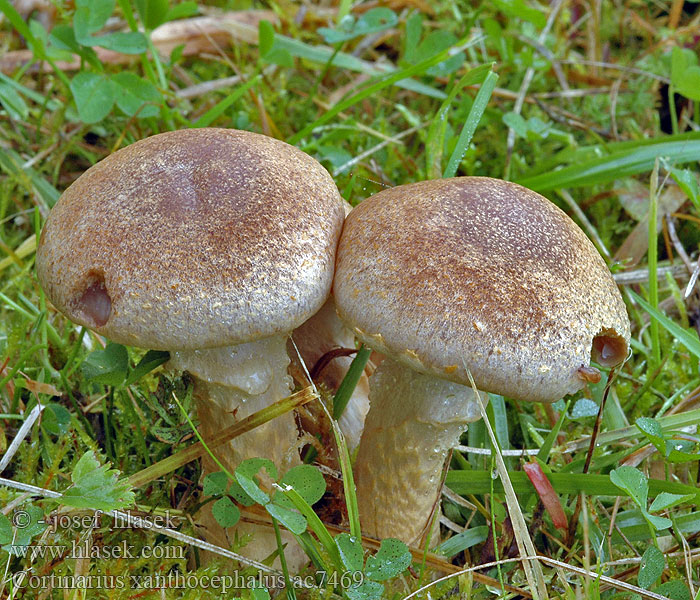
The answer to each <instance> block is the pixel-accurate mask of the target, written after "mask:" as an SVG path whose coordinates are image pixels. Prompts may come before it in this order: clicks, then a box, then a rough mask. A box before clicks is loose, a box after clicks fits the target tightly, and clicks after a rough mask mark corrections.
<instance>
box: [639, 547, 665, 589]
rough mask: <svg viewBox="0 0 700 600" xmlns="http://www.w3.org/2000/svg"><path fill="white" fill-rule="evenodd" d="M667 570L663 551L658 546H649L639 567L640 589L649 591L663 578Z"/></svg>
mask: <svg viewBox="0 0 700 600" xmlns="http://www.w3.org/2000/svg"><path fill="white" fill-rule="evenodd" d="M665 568H666V561H665V560H664V555H663V553H662V552H661V550H659V549H658V548H657V547H656V546H649V547H648V548H647V549H646V550H645V552H644V555H643V556H642V562H641V563H640V565H639V576H638V577H637V583H638V584H639V587H640V588H643V589H645V590H648V589H649V588H650V587H651V586H652V585H654V583H655V582H656V580H657V579H658V578H659V577H661V574H662V573H663V572H664V569H665Z"/></svg>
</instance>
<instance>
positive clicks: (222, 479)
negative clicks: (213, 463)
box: [202, 471, 229, 496]
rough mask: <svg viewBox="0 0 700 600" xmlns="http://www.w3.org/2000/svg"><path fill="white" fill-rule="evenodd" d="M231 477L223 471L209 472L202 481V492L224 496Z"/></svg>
mask: <svg viewBox="0 0 700 600" xmlns="http://www.w3.org/2000/svg"><path fill="white" fill-rule="evenodd" d="M228 482H229V478H228V475H226V473H224V472H223V471H217V472H216V473H208V474H207V475H206V476H205V477H204V481H203V482H202V493H203V494H204V495H205V496H222V495H223V494H225V493H226V488H227V487H228Z"/></svg>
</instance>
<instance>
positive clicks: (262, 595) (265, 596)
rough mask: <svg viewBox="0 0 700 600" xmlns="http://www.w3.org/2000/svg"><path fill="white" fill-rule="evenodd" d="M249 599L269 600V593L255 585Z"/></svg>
mask: <svg viewBox="0 0 700 600" xmlns="http://www.w3.org/2000/svg"><path fill="white" fill-rule="evenodd" d="M250 598H251V600H270V592H268V591H267V590H266V589H265V588H263V587H258V585H257V584H256V585H254V586H253V587H252V588H251V590H250Z"/></svg>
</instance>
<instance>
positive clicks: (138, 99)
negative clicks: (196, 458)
mask: <svg viewBox="0 0 700 600" xmlns="http://www.w3.org/2000/svg"><path fill="white" fill-rule="evenodd" d="M112 81H113V82H114V83H116V84H117V85H118V86H119V90H120V92H119V94H118V95H117V106H118V107H119V109H120V110H122V111H123V112H124V113H126V114H127V115H128V116H130V117H133V116H134V115H138V117H139V118H145V117H155V116H156V115H158V113H159V112H160V104H161V102H162V100H163V98H162V96H161V95H160V92H159V91H158V89H157V88H156V87H155V86H154V85H153V84H152V83H151V82H150V81H147V80H146V79H143V78H142V77H139V76H138V75H136V74H135V73H130V72H128V71H122V72H121V73H118V74H117V75H114V76H112ZM163 355H168V353H167V352H161V354H160V356H163ZM166 360H167V359H166ZM156 366H157V365H156Z"/></svg>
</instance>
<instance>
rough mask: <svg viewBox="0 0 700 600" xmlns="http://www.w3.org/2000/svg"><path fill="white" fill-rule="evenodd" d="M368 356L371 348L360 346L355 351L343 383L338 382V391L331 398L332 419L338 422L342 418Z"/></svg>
mask: <svg viewBox="0 0 700 600" xmlns="http://www.w3.org/2000/svg"><path fill="white" fill-rule="evenodd" d="M370 354H372V350H371V348H366V347H365V346H362V347H361V348H360V349H359V350H358V351H357V354H356V355H355V358H353V359H352V362H351V363H350V368H349V369H348V372H347V373H346V374H345V377H343V381H341V382H340V385H339V386H338V391H337V392H336V393H335V396H333V418H334V419H336V420H338V419H340V417H341V416H342V414H343V411H344V410H345V407H346V406H347V405H348V402H349V401H350V397H351V396H352V393H353V392H354V391H355V388H356V387H357V382H358V381H360V377H362V373H363V372H364V370H365V365H366V364H367V361H368V360H369V356H370Z"/></svg>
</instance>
